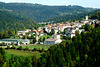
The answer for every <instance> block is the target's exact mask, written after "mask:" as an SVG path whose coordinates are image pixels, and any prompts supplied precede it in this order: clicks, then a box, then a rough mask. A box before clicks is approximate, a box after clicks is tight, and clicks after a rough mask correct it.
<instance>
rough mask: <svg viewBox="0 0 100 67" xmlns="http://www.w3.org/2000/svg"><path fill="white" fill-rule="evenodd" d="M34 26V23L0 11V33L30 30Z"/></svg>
mask: <svg viewBox="0 0 100 67" xmlns="http://www.w3.org/2000/svg"><path fill="white" fill-rule="evenodd" d="M34 24H35V22H34V21H32V20H29V19H25V18H21V17H18V16H15V15H13V14H11V13H9V12H4V11H0V31H1V30H8V29H11V28H13V29H24V28H30V27H32V26H33V25H34Z"/></svg>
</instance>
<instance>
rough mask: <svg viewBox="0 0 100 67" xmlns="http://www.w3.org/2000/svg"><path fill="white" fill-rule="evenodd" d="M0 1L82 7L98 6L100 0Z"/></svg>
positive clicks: (3, 0)
mask: <svg viewBox="0 0 100 67" xmlns="http://www.w3.org/2000/svg"><path fill="white" fill-rule="evenodd" d="M0 1H1V2H7V3H8V2H25V3H38V4H44V5H80V6H83V7H94V8H100V0H0Z"/></svg>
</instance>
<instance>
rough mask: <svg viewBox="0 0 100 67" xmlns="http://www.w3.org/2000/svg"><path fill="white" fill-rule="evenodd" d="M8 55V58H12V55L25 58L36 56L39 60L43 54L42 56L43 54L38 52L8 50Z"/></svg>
mask: <svg viewBox="0 0 100 67" xmlns="http://www.w3.org/2000/svg"><path fill="white" fill-rule="evenodd" d="M6 53H7V54H6V56H7V58H10V57H11V55H15V56H23V57H28V56H32V55H36V56H37V58H39V57H41V54H42V53H40V52H38V51H24V50H13V49H10V50H6Z"/></svg>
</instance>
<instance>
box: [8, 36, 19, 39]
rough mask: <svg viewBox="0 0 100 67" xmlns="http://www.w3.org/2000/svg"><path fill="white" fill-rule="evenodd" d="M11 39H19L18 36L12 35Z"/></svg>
mask: <svg viewBox="0 0 100 67" xmlns="http://www.w3.org/2000/svg"><path fill="white" fill-rule="evenodd" d="M10 39H19V37H18V36H11V37H10Z"/></svg>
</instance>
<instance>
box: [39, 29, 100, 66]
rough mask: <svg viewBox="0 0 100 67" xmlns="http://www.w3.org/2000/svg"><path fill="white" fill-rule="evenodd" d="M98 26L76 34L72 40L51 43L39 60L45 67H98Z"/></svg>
mask: <svg viewBox="0 0 100 67" xmlns="http://www.w3.org/2000/svg"><path fill="white" fill-rule="evenodd" d="M99 34H100V28H99V27H98V28H97V29H93V30H92V31H90V32H87V33H84V32H82V33H81V35H79V34H78V35H77V36H75V37H73V38H72V42H71V43H68V42H62V43H61V44H60V45H53V46H51V47H50V49H49V50H48V51H47V52H46V53H44V54H43V55H42V58H40V59H41V61H39V63H41V62H42V60H43V59H45V62H46V63H41V64H40V66H43V65H44V66H45V65H46V67H56V66H57V67H64V66H65V67H98V66H99V65H100V64H99V60H100V56H99V54H100V41H99V40H100V35H99Z"/></svg>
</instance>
